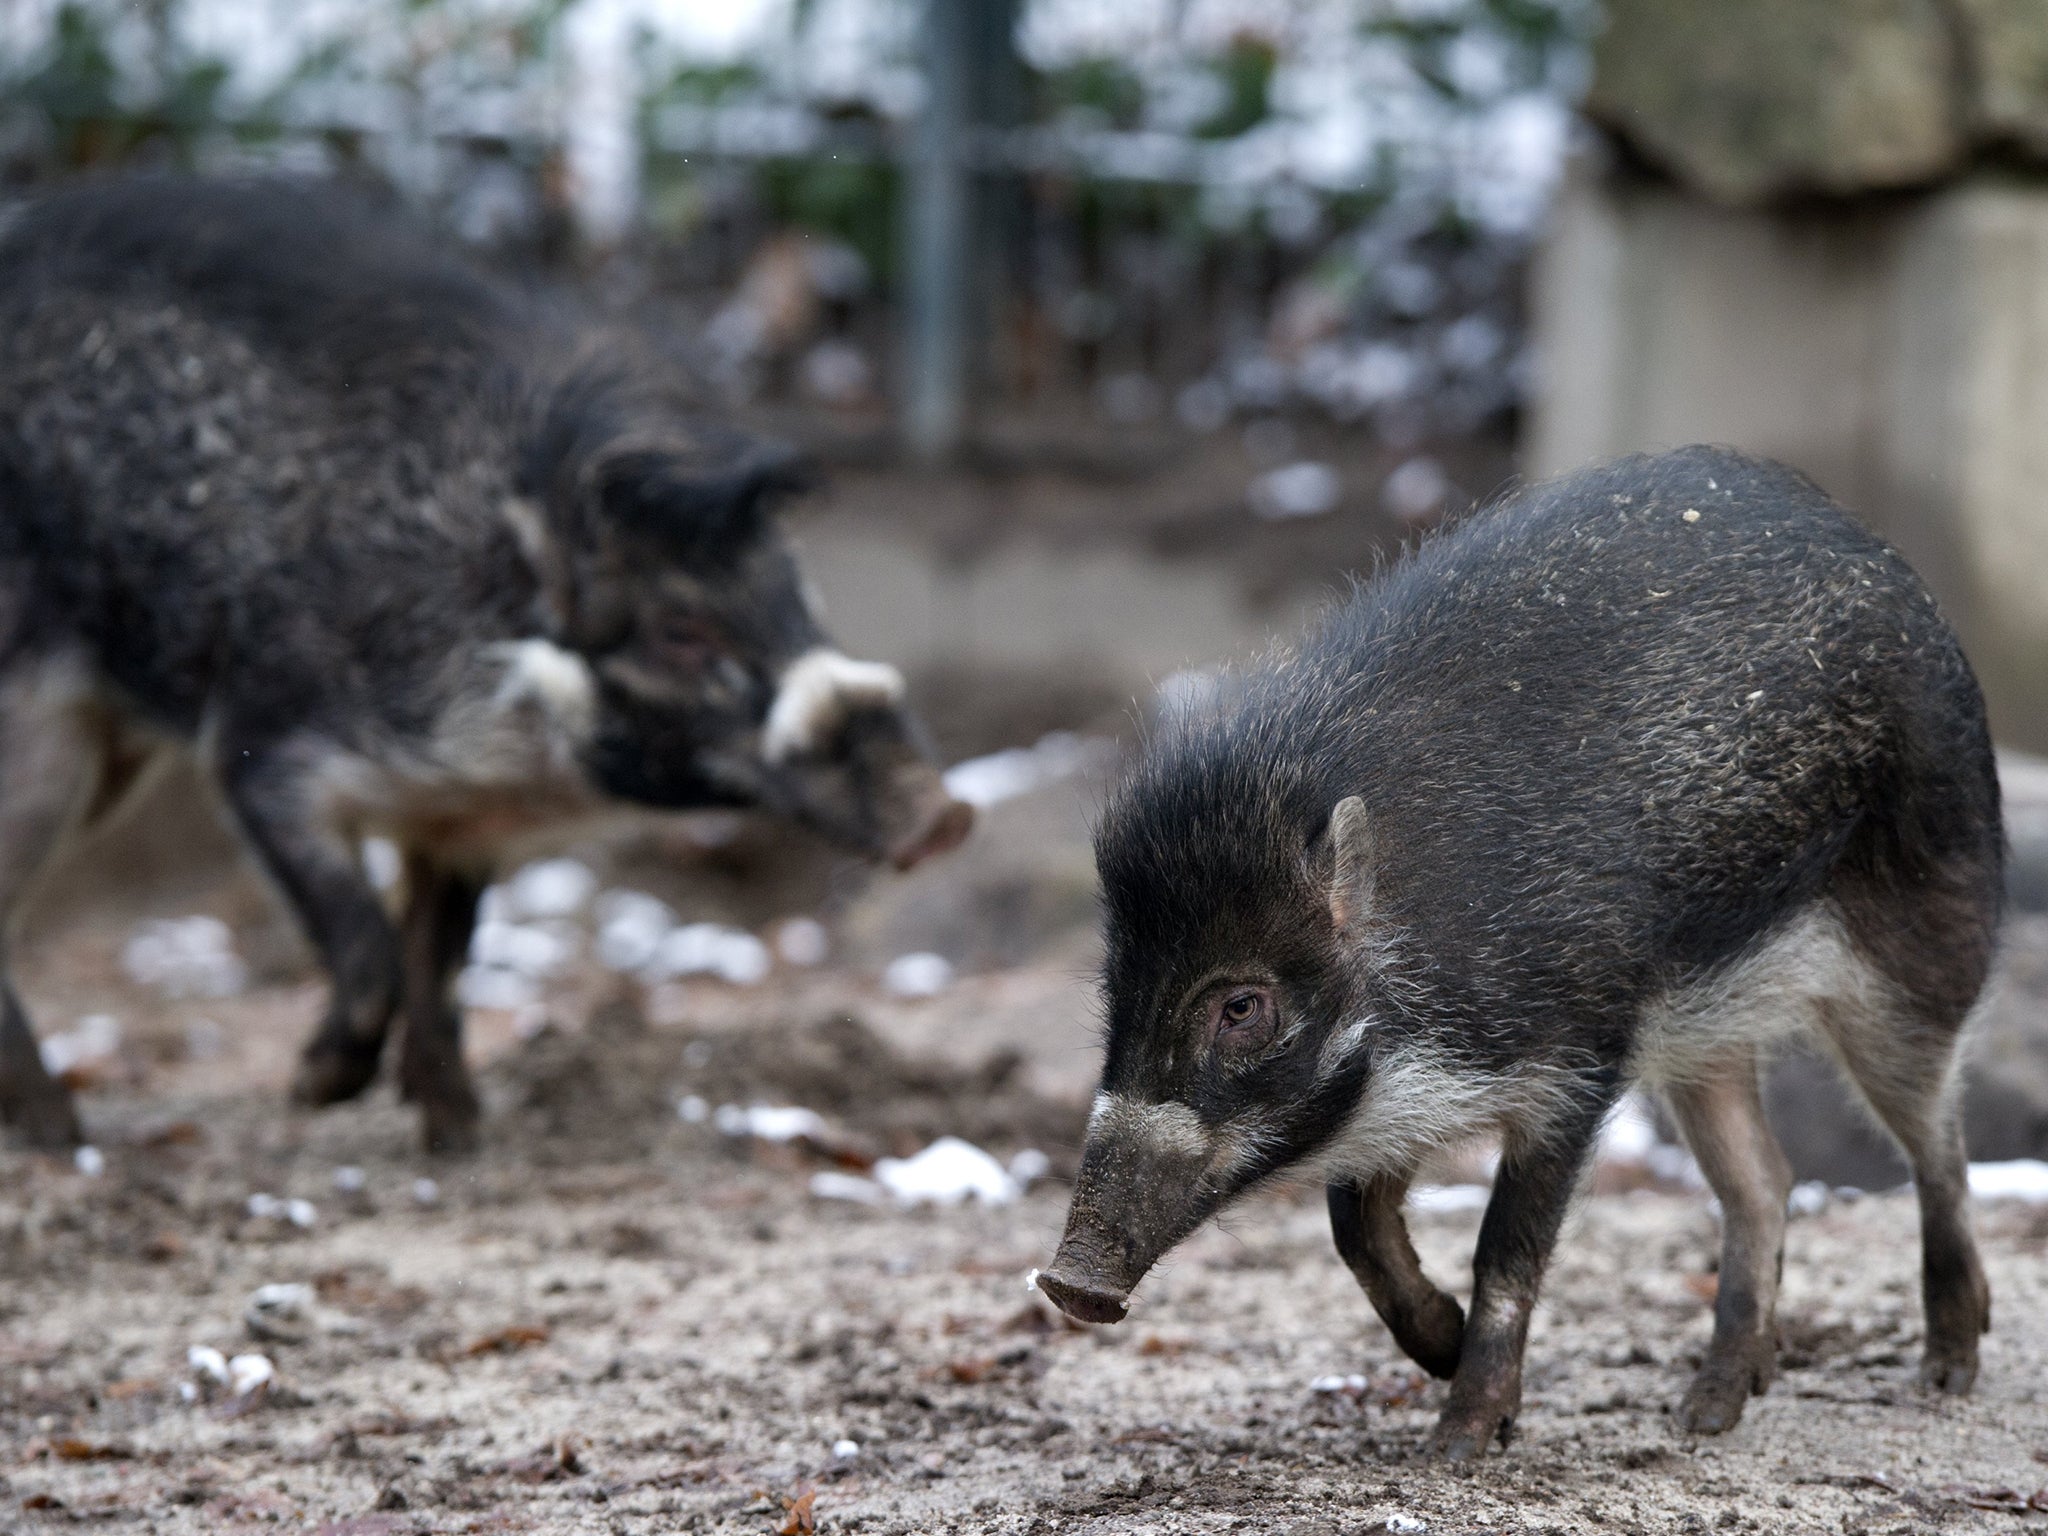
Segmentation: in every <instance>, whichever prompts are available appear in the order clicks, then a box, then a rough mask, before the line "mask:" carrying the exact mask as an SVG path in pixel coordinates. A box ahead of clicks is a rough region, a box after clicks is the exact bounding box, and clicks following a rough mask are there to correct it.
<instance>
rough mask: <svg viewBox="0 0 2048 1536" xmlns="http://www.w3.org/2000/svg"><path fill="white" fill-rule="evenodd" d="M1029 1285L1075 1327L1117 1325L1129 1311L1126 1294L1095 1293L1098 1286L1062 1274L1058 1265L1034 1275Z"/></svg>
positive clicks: (1099, 1290)
mask: <svg viewBox="0 0 2048 1536" xmlns="http://www.w3.org/2000/svg"><path fill="white" fill-rule="evenodd" d="M1031 1283H1032V1284H1033V1285H1035V1286H1037V1287H1038V1288H1039V1290H1040V1291H1042V1292H1044V1293H1045V1297H1046V1299H1047V1300H1048V1301H1050V1302H1051V1303H1052V1304H1053V1305H1054V1306H1056V1307H1058V1308H1059V1309H1060V1310H1061V1311H1062V1312H1064V1313H1066V1314H1067V1316H1069V1317H1071V1318H1072V1319H1074V1321H1075V1322H1077V1323H1120V1322H1122V1321H1123V1320H1124V1318H1125V1317H1126V1316H1128V1315H1129V1313H1130V1310H1131V1298H1130V1294H1129V1293H1128V1292H1125V1293H1122V1294H1117V1293H1114V1292H1111V1291H1108V1290H1101V1289H1097V1284H1098V1282H1095V1281H1093V1280H1088V1279H1082V1278H1078V1277H1074V1276H1068V1275H1063V1274H1061V1273H1060V1269H1059V1266H1058V1264H1054V1266H1053V1267H1052V1268H1051V1269H1041V1270H1035V1271H1033V1273H1032V1276H1031Z"/></svg>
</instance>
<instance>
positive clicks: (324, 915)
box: [221, 748, 399, 1105]
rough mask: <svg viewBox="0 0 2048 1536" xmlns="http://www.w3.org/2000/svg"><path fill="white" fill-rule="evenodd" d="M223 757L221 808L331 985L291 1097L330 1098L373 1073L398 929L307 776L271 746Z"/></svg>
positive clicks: (389, 999)
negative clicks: (319, 805) (321, 810)
mask: <svg viewBox="0 0 2048 1536" xmlns="http://www.w3.org/2000/svg"><path fill="white" fill-rule="evenodd" d="M226 761H227V763H228V765H229V767H228V769H227V770H226V771H224V772H223V773H222V775H221V787H222V789H223V791H224V793H225V794H226V797H227V801H228V805H229V807H230V808H231V809H232V810H233V811H234V813H235V817H236V819H237V820H238V821H239V822H240V823H241V827H242V830H243V833H244V834H245V835H246V837H247V838H248V840H249V843H250V844H251V846H252V847H253V848H254V850H255V852H256V854H257V856H258V858H260V859H261V860H262V862H263V865H264V867H265V868H266V869H267V870H268V871H269V872H270V875H271V877H272V878H273V879H274V880H275V881H276V882H277V884H278V887H279V889H280V890H282V891H283V893H284V896H285V899H286V900H287V901H288V902H289V903H290V904H291V906H292V909H293V910H294V912H296V913H297V915H298V918H299V922H300V924H301V926H302V927H303V928H304V929H305V931H306V936H307V937H308V938H309V939H311V940H312V943H313V947H314V948H315V949H316V950H318V951H319V953H320V957H321V959H322V961H323V962H325V964H326V967H327V973H328V976H329V977H330V979H331V981H332V984H333V993H332V996H331V997H330V999H329V1001H328V1005H327V1015H326V1017H325V1018H324V1019H322V1020H321V1023H320V1027H319V1028H318V1029H317V1030H316V1031H315V1032H314V1035H313V1038H312V1039H311V1040H309V1041H308V1042H307V1043H306V1048H305V1051H304V1052H303V1053H302V1054H301V1056H300V1058H299V1070H298V1073H297V1075H296V1076H295V1077H294V1078H293V1079H292V1097H293V1098H294V1099H296V1100H297V1101H298V1102H299V1103H301V1104H310V1105H323V1104H339V1103H341V1102H342V1101H343V1100H345V1099H352V1098H354V1097H355V1096H356V1095H357V1094H359V1093H361V1092H362V1091H363V1090H364V1089H365V1088H367V1087H368V1086H369V1085H370V1082H371V1080H372V1079H373V1078H375V1077H376V1075H377V1063H378V1060H379V1058H380V1057H381V1056H382V1054H383V1051H384V1038H385V1035H386V1032H387V1031H388V1030H389V1028H390V1025H391V1015H392V1011H393V1010H394V1009H395V1008H396V1007H397V1005H398V991H399V950H398V935H397V934H396V933H395V932H394V931H393V929H392V925H391V920H390V918H389V917H387V916H386V915H385V912H384V906H383V903H382V902H380V901H379V900H378V898H377V892H376V890H375V889H374V888H373V887H372V886H371V884H370V882H369V879H368V877H367V876H366V875H365V874H364V872H363V868H362V865H361V863H360V862H359V860H358V858H357V854H356V849H355V845H354V843H353V841H352V840H351V839H349V838H348V837H346V836H344V835H343V834H342V833H341V832H340V831H339V830H338V829H337V828H335V827H332V826H329V825H327V824H326V823H325V822H324V821H323V820H322V818H320V817H319V816H318V814H317V813H316V812H315V810H314V802H315V796H314V795H313V794H312V791H311V787H310V784H309V779H310V778H311V773H310V772H309V771H308V770H307V769H306V768H305V767H304V766H303V765H301V764H299V763H297V762H295V761H292V760H291V759H290V757H289V756H288V755H287V754H285V753H282V752H278V751H275V750H271V749H261V748H259V749H249V750H247V751H244V750H239V749H230V750H229V751H228V753H227V757H226Z"/></svg>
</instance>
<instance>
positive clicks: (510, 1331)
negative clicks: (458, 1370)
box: [462, 1323, 548, 1359]
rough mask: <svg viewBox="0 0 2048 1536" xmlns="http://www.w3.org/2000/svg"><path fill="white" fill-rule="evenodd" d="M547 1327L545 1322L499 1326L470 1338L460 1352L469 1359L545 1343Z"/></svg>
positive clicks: (505, 1353) (507, 1353)
mask: <svg viewBox="0 0 2048 1536" xmlns="http://www.w3.org/2000/svg"><path fill="white" fill-rule="evenodd" d="M547 1341H548V1329H547V1325H546V1324H545V1323H514V1324H512V1325H511V1326H510V1327H507V1328H500V1329H499V1330H498V1331H497V1332H496V1333H487V1334H485V1335H484V1336H483V1337H482V1338H480V1339H472V1340H470V1342H469V1343H468V1344H466V1345H464V1346H463V1350H462V1353H463V1354H464V1356H466V1357H467V1358H470V1359H474V1358H475V1357H476V1356H478V1355H509V1354H511V1353H513V1352H514V1351H515V1350H521V1349H525V1348H526V1347H527V1346H528V1345H529V1344H545V1343H547Z"/></svg>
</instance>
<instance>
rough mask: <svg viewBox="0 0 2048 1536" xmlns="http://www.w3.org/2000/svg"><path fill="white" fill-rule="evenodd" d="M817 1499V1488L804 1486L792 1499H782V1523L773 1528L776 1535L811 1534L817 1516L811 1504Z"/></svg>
mask: <svg viewBox="0 0 2048 1536" xmlns="http://www.w3.org/2000/svg"><path fill="white" fill-rule="evenodd" d="M817 1500H818V1490H817V1489H815V1488H806V1489H804V1490H803V1492H801V1493H799V1494H798V1495H797V1496H796V1497H795V1498H793V1499H784V1500H783V1501H782V1510H783V1514H782V1524H781V1525H779V1526H777V1527H776V1528H775V1533H776V1536H811V1533H812V1532H814V1531H816V1530H817V1528H818V1521H817V1516H816V1515H815V1514H814V1513H813V1512H812V1509H811V1506H812V1505H813V1504H815V1503H816V1502H817Z"/></svg>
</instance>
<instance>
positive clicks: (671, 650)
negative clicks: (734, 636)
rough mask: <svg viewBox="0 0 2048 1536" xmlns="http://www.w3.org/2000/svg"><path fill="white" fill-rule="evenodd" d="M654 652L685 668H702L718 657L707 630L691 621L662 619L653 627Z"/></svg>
mask: <svg viewBox="0 0 2048 1536" xmlns="http://www.w3.org/2000/svg"><path fill="white" fill-rule="evenodd" d="M652 629H653V640H654V645H655V648H656V649H657V650H659V651H660V652H661V653H662V655H663V656H665V657H666V658H667V659H668V660H669V661H670V662H672V663H674V664H677V665H681V666H686V667H704V666H708V665H709V664H710V663H711V660H712V658H713V657H715V656H716V655H717V654H718V647H717V645H716V643H715V638H716V637H715V636H713V634H712V633H711V630H710V628H709V627H708V626H707V625H705V624H703V623H701V622H698V621H697V620H694V619H664V620H660V621H657V622H656V623H655V624H654V625H653V626H652Z"/></svg>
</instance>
